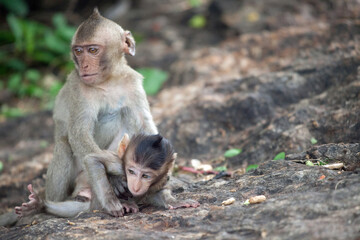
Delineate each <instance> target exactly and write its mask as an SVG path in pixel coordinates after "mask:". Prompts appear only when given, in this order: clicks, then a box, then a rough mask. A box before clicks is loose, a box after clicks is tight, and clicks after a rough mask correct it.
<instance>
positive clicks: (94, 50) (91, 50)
mask: <svg viewBox="0 0 360 240" xmlns="http://www.w3.org/2000/svg"><path fill="white" fill-rule="evenodd" d="M97 52H98V49H97V48H94V47H91V48H89V53H91V54H95V53H97Z"/></svg>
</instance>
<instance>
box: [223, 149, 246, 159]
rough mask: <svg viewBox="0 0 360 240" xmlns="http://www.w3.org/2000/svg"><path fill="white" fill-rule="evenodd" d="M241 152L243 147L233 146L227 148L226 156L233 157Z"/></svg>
mask: <svg viewBox="0 0 360 240" xmlns="http://www.w3.org/2000/svg"><path fill="white" fill-rule="evenodd" d="M241 152H242V150H241V149H238V148H232V149H229V150H227V151H226V152H225V153H224V156H225V157H227V158H231V157H235V156H236V155H239V154H240V153H241Z"/></svg>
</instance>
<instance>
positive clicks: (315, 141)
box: [310, 137, 318, 144]
mask: <svg viewBox="0 0 360 240" xmlns="http://www.w3.org/2000/svg"><path fill="white" fill-rule="evenodd" d="M310 142H311V144H317V142H318V141H317V140H316V138H314V137H312V138H311V139H310Z"/></svg>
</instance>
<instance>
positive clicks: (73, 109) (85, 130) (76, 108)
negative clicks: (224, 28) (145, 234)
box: [45, 9, 157, 216]
mask: <svg viewBox="0 0 360 240" xmlns="http://www.w3.org/2000/svg"><path fill="white" fill-rule="evenodd" d="M71 46H72V58H73V61H74V63H75V68H76V69H75V70H74V71H72V72H71V73H70V75H69V77H68V79H67V82H66V83H65V85H64V87H63V88H62V89H61V91H60V92H59V94H58V96H57V98H56V102H55V108H54V114H53V118H54V121H55V149H54V159H53V160H52V162H51V163H50V165H49V167H48V171H47V178H46V186H45V199H46V200H48V201H54V202H61V201H64V200H66V199H68V198H69V197H70V195H71V193H72V192H73V191H74V189H75V188H76V182H77V180H76V178H77V176H78V175H79V174H80V173H81V172H82V171H85V173H86V174H85V176H87V180H88V181H89V183H90V186H91V188H92V192H93V194H94V195H95V197H97V198H98V199H99V202H100V203H101V205H102V206H101V207H102V208H103V209H104V210H105V211H106V212H108V213H110V214H111V215H114V216H121V215H122V212H123V210H122V209H123V207H122V205H121V203H120V201H119V200H118V199H117V198H116V196H115V194H114V193H113V190H112V188H111V186H110V184H109V182H108V181H106V182H105V185H101V184H100V183H99V182H97V181H96V180H97V179H99V178H102V179H104V178H106V177H105V176H106V171H108V172H109V171H110V172H111V171H116V169H112V170H109V169H105V167H104V165H102V164H99V163H97V162H90V163H89V162H87V168H86V167H85V166H84V165H85V164H84V161H85V159H86V156H87V155H89V154H97V155H99V154H100V155H102V156H103V157H104V161H107V162H110V163H111V162H117V161H118V160H117V157H116V155H114V154H113V153H111V152H112V151H113V152H115V151H116V150H117V143H118V142H119V141H120V139H121V137H122V136H123V134H124V133H125V132H126V133H128V134H129V135H130V136H132V135H133V134H137V133H145V134H156V133H157V128H156V126H155V124H154V122H153V119H152V116H151V113H150V109H149V103H148V101H147V99H146V94H145V91H144V89H143V87H142V79H143V77H142V76H141V75H140V74H139V73H137V72H136V71H134V70H133V69H132V68H131V67H129V66H128V65H127V62H126V59H125V56H124V55H125V54H129V55H132V56H134V55H135V41H134V39H133V37H132V35H131V33H130V32H129V31H124V30H123V29H122V28H121V27H120V26H119V25H118V24H116V23H114V22H113V21H110V20H108V19H106V18H104V17H102V16H101V15H100V14H99V12H98V10H97V9H95V10H94V12H93V13H92V15H91V16H90V17H89V18H88V19H87V20H86V21H84V22H83V23H82V24H81V25H80V26H79V28H78V29H77V31H76V33H75V35H74V37H73V39H72V45H71ZM117 138H118V139H117ZM104 149H107V150H104ZM108 150H109V151H108ZM94 164H98V165H99V166H96V168H97V169H98V171H97V173H96V174H94V173H93V172H88V171H87V169H88V168H93V167H94V166H93V165H94ZM89 165H90V166H89ZM112 173H114V174H116V172H112ZM102 184H104V182H102ZM84 197H86V194H85V195H84Z"/></svg>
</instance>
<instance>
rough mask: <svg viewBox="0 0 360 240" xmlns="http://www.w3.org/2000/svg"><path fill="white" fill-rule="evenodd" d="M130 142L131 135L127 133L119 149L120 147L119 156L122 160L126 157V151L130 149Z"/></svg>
mask: <svg viewBox="0 0 360 240" xmlns="http://www.w3.org/2000/svg"><path fill="white" fill-rule="evenodd" d="M129 142H130V138H129V135H128V134H127V133H125V134H124V136H123V137H122V139H121V141H120V143H119V147H118V156H119V157H120V158H122V157H123V156H124V153H125V150H126V148H127V147H128V145H129Z"/></svg>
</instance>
